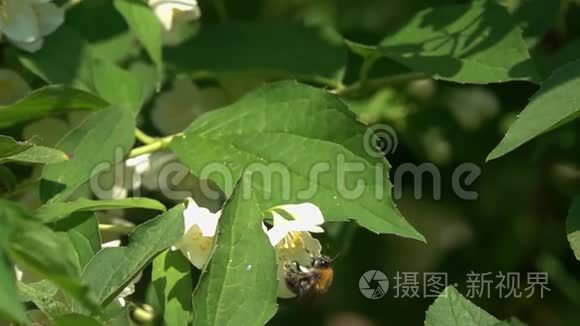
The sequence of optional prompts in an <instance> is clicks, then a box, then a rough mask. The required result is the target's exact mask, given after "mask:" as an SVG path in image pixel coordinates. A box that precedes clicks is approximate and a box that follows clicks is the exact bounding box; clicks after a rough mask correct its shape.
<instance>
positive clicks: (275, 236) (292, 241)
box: [266, 203, 324, 298]
mask: <svg viewBox="0 0 580 326" xmlns="http://www.w3.org/2000/svg"><path fill="white" fill-rule="evenodd" d="M278 211H281V212H284V213H286V214H287V215H289V216H290V217H292V220H287V219H285V218H284V217H283V216H282V215H280V214H279V213H278ZM270 212H271V213H272V216H273V222H274V225H273V226H272V228H271V229H270V230H267V231H266V234H267V235H268V238H269V240H270V243H271V244H272V246H274V248H276V257H277V260H278V281H279V282H278V297H280V298H292V297H295V296H296V294H294V293H293V292H292V291H290V289H288V287H287V285H286V281H285V274H286V266H287V264H289V263H290V264H291V263H294V262H297V263H298V264H299V265H300V266H305V267H307V266H310V265H311V264H312V257H313V256H319V255H320V251H321V249H322V246H321V245H320V242H319V241H318V240H316V239H315V238H313V237H312V235H311V234H310V232H313V233H321V232H324V230H323V229H322V227H320V225H322V223H324V216H323V215H322V212H321V211H320V209H319V208H318V207H317V206H316V205H314V204H311V203H303V204H296V205H281V206H277V207H274V208H273V209H271V210H270Z"/></svg>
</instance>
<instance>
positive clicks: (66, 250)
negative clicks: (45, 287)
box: [0, 200, 96, 310]
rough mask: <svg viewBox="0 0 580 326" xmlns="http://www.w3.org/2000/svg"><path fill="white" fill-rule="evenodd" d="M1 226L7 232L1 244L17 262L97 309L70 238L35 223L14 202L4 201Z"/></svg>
mask: <svg viewBox="0 0 580 326" xmlns="http://www.w3.org/2000/svg"><path fill="white" fill-rule="evenodd" d="M0 228H1V229H3V234H4V235H5V236H3V237H2V242H1V243H0V246H1V247H3V248H4V250H6V251H7V252H8V254H9V255H10V257H11V258H12V259H13V260H14V261H16V262H17V263H18V265H20V266H25V267H27V269H29V270H32V271H34V272H36V273H37V274H39V275H41V276H43V277H44V278H46V279H47V280H50V281H51V282H53V283H54V284H56V285H58V286H59V287H61V288H62V289H64V290H65V291H66V292H67V293H68V294H69V295H71V296H72V297H74V298H75V299H76V300H78V301H79V302H80V303H81V304H83V305H84V306H85V307H87V308H89V309H91V310H94V309H95V308H96V304H95V302H94V300H93V299H92V297H91V296H90V295H89V293H88V288H87V287H86V286H85V285H84V284H83V283H82V282H81V280H80V279H79V272H80V270H79V269H80V266H78V264H77V259H76V257H75V251H74V247H73V246H72V244H71V243H70V241H69V240H68V238H67V237H65V236H64V235H63V234H58V233H55V232H54V231H52V230H51V229H50V228H48V227H46V226H44V225H42V224H40V223H38V222H36V221H35V220H34V217H32V216H30V215H29V214H27V213H25V212H24V211H23V210H22V209H21V208H19V207H18V206H16V205H15V204H13V203H10V202H8V201H1V200H0Z"/></svg>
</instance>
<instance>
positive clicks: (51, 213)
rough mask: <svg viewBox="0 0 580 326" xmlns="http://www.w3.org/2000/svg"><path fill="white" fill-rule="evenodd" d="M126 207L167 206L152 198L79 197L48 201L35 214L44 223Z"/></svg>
mask: <svg viewBox="0 0 580 326" xmlns="http://www.w3.org/2000/svg"><path fill="white" fill-rule="evenodd" d="M124 208H145V209H154V210H159V211H165V210H166V209H165V206H164V205H163V204H162V203H160V202H158V201H157V200H154V199H151V198H137V197H135V198H125V199H112V200H91V199H86V198H79V199H77V200H75V201H72V202H56V203H48V204H46V205H44V206H42V207H40V208H38V209H37V210H36V212H34V214H35V215H36V217H37V218H39V219H40V220H42V222H44V223H52V222H55V221H57V220H60V219H63V218H65V217H67V216H69V215H70V214H72V213H74V212H79V211H102V210H112V209H124Z"/></svg>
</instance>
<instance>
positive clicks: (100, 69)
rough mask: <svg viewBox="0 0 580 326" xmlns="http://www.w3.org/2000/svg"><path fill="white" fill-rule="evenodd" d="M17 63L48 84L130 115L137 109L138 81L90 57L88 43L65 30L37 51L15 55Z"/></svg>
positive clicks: (63, 28) (90, 51)
mask: <svg viewBox="0 0 580 326" xmlns="http://www.w3.org/2000/svg"><path fill="white" fill-rule="evenodd" d="M19 60H20V62H21V63H22V64H23V65H24V66H25V67H26V68H28V69H29V70H30V71H32V72H33V73H34V74H36V75H37V76H39V77H40V78H42V79H44V80H45V81H46V82H48V83H52V84H54V83H59V84H68V85H74V86H76V87H80V88H83V89H88V90H92V91H94V92H95V93H96V94H98V95H100V96H101V97H102V98H103V99H105V100H106V101H107V102H109V103H111V104H113V105H116V106H120V107H130V108H131V111H134V112H138V111H139V109H140V107H141V102H142V101H143V89H142V87H143V86H142V85H141V83H140V82H139V80H137V79H135V78H134V76H133V75H132V74H130V73H129V72H127V71H125V70H123V69H121V68H120V67H118V66H116V65H115V64H113V63H111V62H109V61H106V60H103V59H102V58H100V57H98V56H96V55H95V54H93V52H92V49H91V48H90V45H89V44H88V42H87V41H86V40H85V39H83V38H82V36H81V35H79V34H78V33H77V32H76V31H75V30H72V29H70V28H68V27H66V26H63V27H61V28H59V29H58V30H57V31H56V32H55V33H52V34H51V35H50V36H48V39H47V40H46V44H45V45H44V46H43V47H42V49H41V50H40V51H38V52H35V53H33V54H28V53H23V52H22V53H19Z"/></svg>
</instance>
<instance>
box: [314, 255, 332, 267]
mask: <svg viewBox="0 0 580 326" xmlns="http://www.w3.org/2000/svg"><path fill="white" fill-rule="evenodd" d="M331 263H332V259H330V257H328V256H318V257H314V258H313V259H312V267H318V268H328V267H330V264H331Z"/></svg>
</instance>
